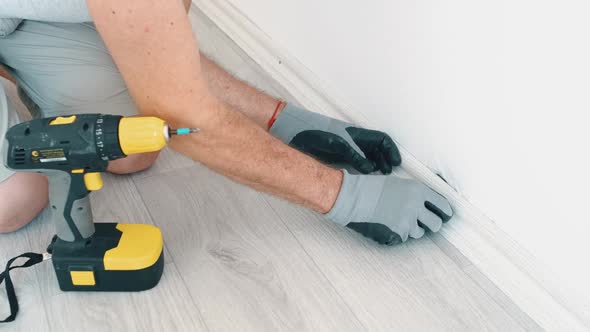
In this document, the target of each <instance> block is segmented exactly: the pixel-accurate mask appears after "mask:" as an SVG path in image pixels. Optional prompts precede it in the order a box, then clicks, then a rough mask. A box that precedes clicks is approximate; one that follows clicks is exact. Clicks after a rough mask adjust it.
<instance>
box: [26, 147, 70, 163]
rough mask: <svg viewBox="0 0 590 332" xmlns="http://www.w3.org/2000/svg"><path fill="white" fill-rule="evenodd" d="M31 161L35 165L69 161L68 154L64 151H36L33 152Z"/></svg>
mask: <svg viewBox="0 0 590 332" xmlns="http://www.w3.org/2000/svg"><path fill="white" fill-rule="evenodd" d="M31 160H32V161H33V162H34V163H39V162H41V163H51V162H55V161H67V160H68V158H66V153H65V152H64V150H63V149H47V150H38V151H37V150H35V151H33V152H31Z"/></svg>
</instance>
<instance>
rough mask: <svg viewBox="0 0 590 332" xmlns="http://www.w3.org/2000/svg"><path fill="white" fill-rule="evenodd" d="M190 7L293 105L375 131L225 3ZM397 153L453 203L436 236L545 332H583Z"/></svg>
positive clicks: (481, 222)
mask: <svg viewBox="0 0 590 332" xmlns="http://www.w3.org/2000/svg"><path fill="white" fill-rule="evenodd" d="M193 4H194V5H196V6H197V7H198V8H199V9H200V10H201V11H202V12H203V13H205V15H207V16H208V17H209V18H210V19H211V20H212V21H213V22H214V23H215V24H216V25H218V26H219V28H220V29H221V30H222V31H224V32H225V33H226V34H227V35H228V36H229V38H230V39H232V40H233V41H234V42H235V43H236V44H237V45H238V46H239V47H240V48H242V50H243V51H244V52H245V53H246V54H247V55H248V56H250V57H251V58H252V59H253V60H254V61H255V62H256V63H257V64H258V65H260V67H261V68H262V69H263V70H265V71H266V72H267V73H268V74H269V75H270V76H271V77H272V78H273V79H274V80H276V82H277V83H278V84H279V85H281V86H282V87H284V88H285V90H287V91H288V93H289V94H290V95H292V96H293V97H294V99H295V101H296V102H297V103H299V104H301V105H302V106H304V107H306V108H308V109H313V110H315V111H320V112H322V113H324V114H326V115H329V116H332V117H336V118H340V119H342V120H346V121H350V122H353V123H357V124H359V125H362V126H367V127H374V126H372V125H371V124H372V123H371V121H370V120H369V119H366V118H365V117H364V116H362V115H361V114H360V112H353V111H352V110H351V107H350V106H349V105H348V104H347V103H346V98H343V97H342V96H341V95H340V94H339V93H338V91H335V90H334V89H332V88H331V87H329V86H327V85H326V84H325V83H324V82H322V80H320V79H319V78H317V77H316V75H314V73H312V72H311V71H309V70H308V69H307V68H306V67H305V66H304V65H303V64H301V63H300V62H299V61H298V60H297V59H295V58H294V57H293V56H291V55H290V54H288V53H287V52H286V51H284V50H283V49H282V48H281V47H280V46H279V45H278V44H277V43H275V42H274V41H273V40H271V39H270V38H269V37H268V35H267V34H266V33H265V32H264V31H262V30H260V29H259V28H258V27H257V26H256V24H255V23H254V22H252V21H250V20H249V19H248V18H247V17H246V16H245V15H244V14H243V13H242V12H240V11H239V10H238V9H237V8H236V7H234V6H233V5H232V4H231V3H230V2H229V1H227V0H221V1H211V0H196V1H193ZM401 153H402V157H403V160H404V165H403V167H404V169H405V170H406V171H407V172H408V173H410V174H411V175H412V176H414V177H416V178H417V179H420V180H421V181H423V182H424V183H426V184H428V185H429V186H431V187H432V188H433V189H434V190H436V191H438V192H440V193H442V194H443V195H444V196H446V197H447V198H448V199H449V200H450V201H451V202H452V204H453V206H454V208H455V209H456V212H457V216H458V218H456V220H454V222H452V223H450V224H449V225H447V227H445V228H443V230H442V231H441V233H442V235H443V236H444V237H445V238H446V239H447V240H448V241H449V242H450V243H452V244H453V245H454V246H455V247H456V248H458V250H459V251H460V252H461V253H462V254H463V255H464V256H465V257H467V258H468V259H469V260H470V261H471V262H472V263H473V265H474V266H476V267H477V268H478V269H480V270H481V271H482V272H483V273H484V274H485V276H486V277H487V278H489V280H491V281H492V282H493V283H494V284H495V285H497V286H498V288H499V289H501V290H502V291H503V292H504V293H505V294H506V295H507V296H508V297H509V298H510V299H512V300H513V301H514V302H515V303H516V304H518V305H519V306H520V307H521V308H522V309H523V310H524V311H525V312H526V313H527V314H528V315H529V316H530V317H531V318H532V319H534V320H535V321H536V322H537V323H538V324H539V325H540V326H541V327H543V328H545V329H547V330H564V329H568V330H583V329H585V326H587V325H590V317H588V314H587V310H588V309H590V304H589V303H588V300H587V299H584V298H581V297H580V296H578V295H577V294H576V293H575V292H574V291H572V289H568V288H566V287H565V286H564V285H563V283H561V282H560V280H558V279H557V278H556V276H554V275H552V274H551V273H550V272H549V269H547V268H546V267H545V266H543V265H542V264H541V263H540V262H539V261H538V260H537V259H536V258H535V257H534V256H533V255H531V254H530V253H528V252H527V251H526V250H524V249H523V248H522V247H521V246H520V245H519V244H518V243H517V242H515V241H514V240H512V239H511V238H510V237H509V236H508V235H507V234H506V233H505V232H503V231H502V230H501V229H500V228H498V227H497V225H496V224H495V223H494V222H493V220H491V219H490V218H488V217H487V216H486V215H485V214H483V213H482V212H481V211H480V209H478V208H477V207H475V206H473V205H472V204H471V203H470V202H468V201H467V200H466V199H465V198H464V197H462V196H461V195H460V194H459V193H457V192H455V191H454V190H453V188H451V187H450V186H449V185H447V184H446V183H445V182H444V181H442V180H441V179H440V178H438V177H437V175H436V174H434V173H433V172H432V171H431V170H430V169H429V168H428V167H426V166H425V165H423V164H422V163H420V162H419V161H418V160H417V159H416V158H415V157H413V156H412V155H411V153H410V152H408V151H406V150H405V149H403V148H402V149H401Z"/></svg>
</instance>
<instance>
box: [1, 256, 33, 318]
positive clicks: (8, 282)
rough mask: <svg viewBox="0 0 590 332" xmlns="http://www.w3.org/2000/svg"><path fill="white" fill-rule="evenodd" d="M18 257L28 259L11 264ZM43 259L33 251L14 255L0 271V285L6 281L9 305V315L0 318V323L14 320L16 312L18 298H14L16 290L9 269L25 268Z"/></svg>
mask: <svg viewBox="0 0 590 332" xmlns="http://www.w3.org/2000/svg"><path fill="white" fill-rule="evenodd" d="M19 258H28V260H27V261H26V262H25V263H23V264H22V265H16V266H11V265H12V263H14V261H15V260H17V259H19ZM42 261H43V255H42V254H37V253H33V252H28V253H24V254H22V255H20V256H17V257H14V258H13V259H11V260H9V261H8V263H7V264H6V269H5V270H4V272H2V273H0V285H2V282H6V295H7V296H8V304H9V305H10V316H8V317H7V318H6V319H4V320H0V323H9V322H12V321H14V319H15V318H16V314H17V313H18V299H17V298H16V292H15V291H14V285H13V284H12V280H11V279H10V271H11V270H14V269H20V268H27V267H30V266H33V265H35V264H39V263H41V262H42Z"/></svg>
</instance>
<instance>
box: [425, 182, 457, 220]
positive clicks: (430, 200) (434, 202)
mask: <svg viewBox="0 0 590 332" xmlns="http://www.w3.org/2000/svg"><path fill="white" fill-rule="evenodd" d="M425 200H426V202H425V203H424V207H425V208H427V209H428V210H430V211H431V212H432V213H434V214H436V215H437V216H439V217H440V218H441V219H442V220H443V222H447V221H449V220H450V219H451V218H452V217H453V208H452V207H451V204H449V201H448V200H447V199H446V198H444V197H443V196H441V195H439V194H438V193H436V192H435V191H433V190H431V189H430V188H429V189H428V194H427V196H426V199H425Z"/></svg>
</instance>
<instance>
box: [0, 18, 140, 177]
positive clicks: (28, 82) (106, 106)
mask: <svg viewBox="0 0 590 332" xmlns="http://www.w3.org/2000/svg"><path fill="white" fill-rule="evenodd" d="M0 64H2V65H4V66H5V68H6V69H7V70H8V71H9V72H10V73H11V74H12V75H13V76H14V77H15V79H16V80H17V82H18V86H19V88H20V91H19V95H20V96H21V99H23V102H24V104H25V105H27V108H28V109H29V111H30V112H31V115H32V116H33V117H49V116H57V115H67V114H80V113H106V114H118V115H124V116H130V115H135V114H137V109H136V106H135V104H134V103H133V100H132V99H131V97H130V96H129V94H128V92H127V87H126V86H125V83H124V82H123V78H122V77H121V75H120V74H119V71H118V69H117V67H116V66H115V64H114V63H113V59H112V58H111V56H110V54H109V52H108V50H107V48H106V46H105V45H104V43H103V41H102V39H101V38H100V36H99V35H98V32H97V31H96V28H95V27H94V25H93V24H91V23H80V24H72V23H44V22H37V21H24V22H23V23H22V24H21V25H20V26H19V27H18V29H17V30H16V31H14V32H13V33H12V34H10V35H9V36H7V37H5V38H0ZM0 113H4V114H0V121H2V123H0V129H1V128H2V126H5V123H7V122H4V121H8V120H7V119H8V118H9V115H10V112H9V110H8V109H1V108H0ZM5 119H6V120H5ZM11 121H12V122H13V123H12V124H14V121H16V120H11ZM0 134H1V135H2V136H0V137H1V138H2V140H0V142H2V144H4V133H0ZM11 174H12V173H11V172H10V171H8V170H6V169H5V166H4V162H3V159H2V162H1V163H0V182H1V181H3V180H5V179H6V178H7V177H8V176H10V175H11Z"/></svg>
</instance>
